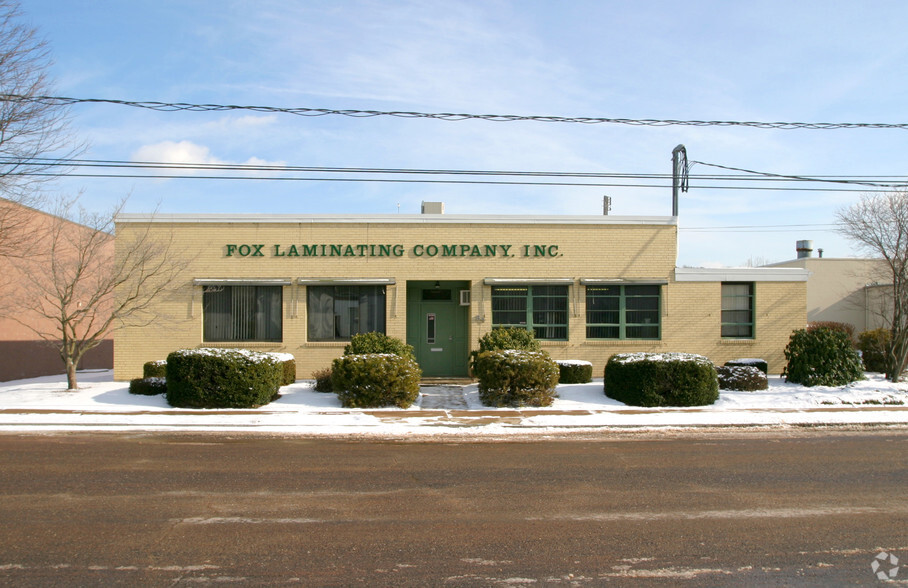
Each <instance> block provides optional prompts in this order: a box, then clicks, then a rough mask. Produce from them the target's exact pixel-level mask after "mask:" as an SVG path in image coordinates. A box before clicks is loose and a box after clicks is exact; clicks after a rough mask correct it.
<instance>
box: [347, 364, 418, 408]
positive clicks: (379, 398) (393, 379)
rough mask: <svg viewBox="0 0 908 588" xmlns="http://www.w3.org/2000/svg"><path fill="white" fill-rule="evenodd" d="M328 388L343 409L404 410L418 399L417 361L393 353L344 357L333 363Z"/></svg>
mask: <svg viewBox="0 0 908 588" xmlns="http://www.w3.org/2000/svg"><path fill="white" fill-rule="evenodd" d="M332 372H333V373H332V376H331V384H332V386H333V388H334V391H335V392H336V393H337V397H338V398H339V399H340V401H341V405H343V406H344V407H346V408H378V407H382V406H398V407H400V408H407V407H408V406H410V405H411V404H413V402H414V401H415V400H416V398H417V397H418V396H419V379H420V377H422V371H421V370H420V369H419V366H418V365H417V364H416V360H414V359H412V358H410V357H403V356H400V355H395V354H392V353H369V354H364V355H345V356H343V357H340V358H338V359H335V360H334V363H333V365H332Z"/></svg>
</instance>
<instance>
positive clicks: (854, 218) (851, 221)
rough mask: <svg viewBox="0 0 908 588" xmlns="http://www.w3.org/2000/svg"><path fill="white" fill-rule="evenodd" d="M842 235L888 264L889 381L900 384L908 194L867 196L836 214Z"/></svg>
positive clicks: (906, 339)
mask: <svg viewBox="0 0 908 588" xmlns="http://www.w3.org/2000/svg"><path fill="white" fill-rule="evenodd" d="M836 219H837V220H838V222H839V224H840V227H839V229H838V231H839V232H840V233H842V234H843V235H845V236H846V237H848V238H849V239H851V240H852V241H854V242H855V243H857V244H858V246H859V248H860V249H861V250H862V251H863V252H864V253H867V254H868V255H869V256H870V257H875V258H880V259H882V260H884V262H885V265H886V269H887V274H888V275H887V276H886V279H887V280H889V279H891V280H892V282H891V284H886V285H885V286H883V287H882V288H883V290H884V296H885V304H884V305H883V306H882V308H884V309H885V311H884V313H883V317H882V318H883V319H884V324H885V325H886V327H888V328H889V330H890V333H891V338H890V342H889V347H888V349H886V377H887V378H888V379H889V380H891V381H893V382H898V381H899V379H900V378H901V375H902V373H903V372H904V371H905V368H906V364H908V191H894V192H888V193H884V194H866V195H864V196H862V197H861V199H860V201H859V202H857V203H855V204H853V205H851V206H850V207H848V208H844V209H841V210H839V211H838V212H837V213H836Z"/></svg>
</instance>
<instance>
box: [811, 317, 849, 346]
mask: <svg viewBox="0 0 908 588" xmlns="http://www.w3.org/2000/svg"><path fill="white" fill-rule="evenodd" d="M823 328H826V329H832V330H833V331H841V332H843V333H845V335H846V336H847V337H848V340H849V341H852V342H854V325H852V324H851V323H840V322H836V321H816V322H812V323H808V324H807V330H808V331H816V330H817V329H823Z"/></svg>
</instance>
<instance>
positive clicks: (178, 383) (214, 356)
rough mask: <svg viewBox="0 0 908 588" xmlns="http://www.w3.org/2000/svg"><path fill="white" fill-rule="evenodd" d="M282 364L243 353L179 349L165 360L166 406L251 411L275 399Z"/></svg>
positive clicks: (271, 356)
mask: <svg viewBox="0 0 908 588" xmlns="http://www.w3.org/2000/svg"><path fill="white" fill-rule="evenodd" d="M283 377H284V371H283V365H282V362H280V361H278V359H277V358H276V357H275V356H274V354H271V353H258V352H255V351H249V350H246V349H205V348H203V349H181V350H179V351H174V352H173V353H171V354H170V355H168V356H167V402H169V403H170V404H171V406H180V407H187V408H254V407H258V406H262V405H263V404H268V403H269V402H271V401H272V400H274V399H275V398H277V396H278V389H279V388H280V385H281V381H282V379H283Z"/></svg>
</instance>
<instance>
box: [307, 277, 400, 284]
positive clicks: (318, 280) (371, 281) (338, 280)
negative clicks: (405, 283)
mask: <svg viewBox="0 0 908 588" xmlns="http://www.w3.org/2000/svg"><path fill="white" fill-rule="evenodd" d="M296 283H297V284H299V285H300V286H393V285H394V284H396V283H397V282H396V280H395V279H394V278H297V279H296Z"/></svg>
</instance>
